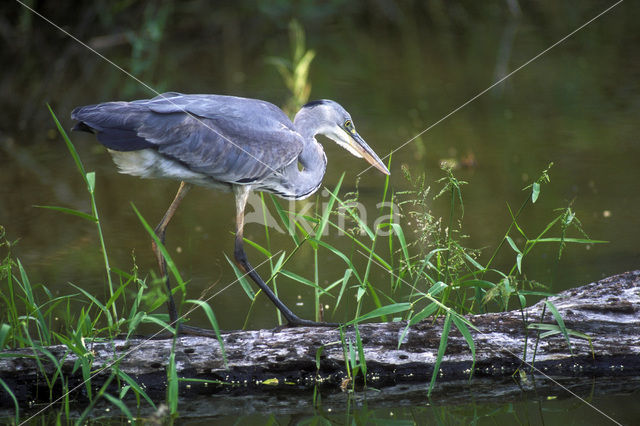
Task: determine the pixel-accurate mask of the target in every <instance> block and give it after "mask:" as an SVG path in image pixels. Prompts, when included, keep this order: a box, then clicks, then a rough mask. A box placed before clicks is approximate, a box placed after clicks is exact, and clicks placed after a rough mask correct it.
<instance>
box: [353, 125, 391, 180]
mask: <svg viewBox="0 0 640 426" xmlns="http://www.w3.org/2000/svg"><path fill="white" fill-rule="evenodd" d="M346 133H347V134H348V135H349V136H350V140H349V145H350V146H351V148H352V149H353V150H354V151H356V152H357V153H358V154H360V155H361V156H362V158H364V159H365V160H367V163H369V164H371V165H372V166H373V167H375V168H376V169H378V170H380V171H381V172H382V173H384V174H385V175H390V174H391V173H389V169H387V167H386V166H385V165H384V163H383V162H382V160H381V159H380V157H378V155H377V154H376V153H375V152H373V150H372V149H371V147H369V145H367V143H366V142H365V141H364V139H362V137H361V136H360V135H359V134H358V132H356V131H355V130H354V131H353V132H346Z"/></svg>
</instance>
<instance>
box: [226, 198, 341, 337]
mask: <svg viewBox="0 0 640 426" xmlns="http://www.w3.org/2000/svg"><path fill="white" fill-rule="evenodd" d="M250 191H251V188H250V187H249V186H244V185H236V186H234V187H233V192H234V193H235V196H236V210H237V212H236V242H235V250H234V257H235V259H236V263H237V264H238V266H239V267H240V269H241V270H242V271H243V272H245V273H246V274H247V275H249V276H250V277H251V279H252V280H253V281H254V282H255V283H256V284H257V285H258V287H260V289H261V290H262V291H263V292H264V294H266V295H267V297H268V298H269V299H270V300H271V301H272V302H273V304H274V305H276V308H278V309H279V310H280V312H282V315H284V317H285V318H286V320H287V323H288V324H289V325H290V326H309V327H337V326H339V324H334V323H327V322H315V321H309V320H305V319H302V318H300V317H298V316H297V315H296V314H294V313H293V312H292V311H291V309H289V308H288V307H287V306H286V305H285V304H284V303H282V301H281V300H280V299H278V296H276V295H275V293H274V292H273V291H272V290H271V289H270V288H269V286H268V285H267V284H266V283H265V282H264V281H263V280H262V278H261V277H260V275H258V273H257V272H256V271H255V269H253V266H251V264H250V263H249V260H247V254H246V253H245V251H244V244H243V238H244V208H245V206H246V204H247V198H248V196H249V192H250Z"/></svg>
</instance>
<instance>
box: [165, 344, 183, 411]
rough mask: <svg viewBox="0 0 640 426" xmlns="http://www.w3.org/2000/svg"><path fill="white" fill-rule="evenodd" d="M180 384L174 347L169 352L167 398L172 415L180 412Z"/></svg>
mask: <svg viewBox="0 0 640 426" xmlns="http://www.w3.org/2000/svg"><path fill="white" fill-rule="evenodd" d="M179 384H180V382H179V380H178V371H177V369H176V353H175V349H174V348H173V347H172V348H171V353H170V354H169V366H168V368H167V400H168V403H169V412H170V413H171V415H175V414H177V413H178V391H179Z"/></svg>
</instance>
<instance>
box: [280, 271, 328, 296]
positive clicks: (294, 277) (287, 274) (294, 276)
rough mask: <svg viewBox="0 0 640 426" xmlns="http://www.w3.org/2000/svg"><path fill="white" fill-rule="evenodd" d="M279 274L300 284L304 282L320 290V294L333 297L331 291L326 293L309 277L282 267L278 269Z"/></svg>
mask: <svg viewBox="0 0 640 426" xmlns="http://www.w3.org/2000/svg"><path fill="white" fill-rule="evenodd" d="M280 275H283V276H285V277H287V278H290V279H292V280H294V281H296V282H299V283H300V284H304V285H306V286H309V287H312V288H314V289H316V290H318V291H319V292H320V294H324V295H327V296H331V297H333V295H332V294H331V293H327V292H326V291H325V289H323V288H322V287H320V286H319V285H317V284H316V283H314V282H313V281H311V280H309V279H307V278H305V277H302V276H300V275H298V274H296V273H293V272H291V271H287V270H286V269H282V270H281V271H280Z"/></svg>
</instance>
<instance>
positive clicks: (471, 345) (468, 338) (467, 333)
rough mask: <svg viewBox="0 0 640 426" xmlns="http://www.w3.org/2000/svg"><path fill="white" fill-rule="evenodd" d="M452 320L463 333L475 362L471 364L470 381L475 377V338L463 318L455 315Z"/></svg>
mask: <svg viewBox="0 0 640 426" xmlns="http://www.w3.org/2000/svg"><path fill="white" fill-rule="evenodd" d="M452 319H453V323H454V324H455V326H456V328H457V329H458V330H460V333H462V336H463V337H464V340H466V341H467V345H468V346H469V349H470V350H471V356H472V357H473V362H472V364H471V373H470V374H469V379H471V377H473V369H474V367H475V366H476V346H475V344H474V342H473V336H471V332H470V331H469V328H468V327H467V324H465V322H464V321H463V320H462V318H461V317H459V316H458V315H457V314H454V315H453V316H452Z"/></svg>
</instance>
